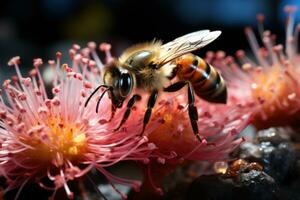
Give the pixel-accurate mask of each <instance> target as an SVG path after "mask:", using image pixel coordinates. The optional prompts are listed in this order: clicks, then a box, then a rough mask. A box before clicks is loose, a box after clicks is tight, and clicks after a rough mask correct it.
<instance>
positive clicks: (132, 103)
mask: <svg viewBox="0 0 300 200" xmlns="http://www.w3.org/2000/svg"><path fill="white" fill-rule="evenodd" d="M141 99H142V97H141V96H140V95H138V94H135V95H133V96H132V97H131V98H130V100H129V101H128V103H127V108H126V111H125V113H124V115H123V118H122V120H121V122H120V124H119V126H118V127H117V128H115V129H114V131H117V130H119V129H120V128H121V127H122V125H123V124H124V123H125V122H126V120H127V119H128V117H129V115H130V113H131V109H132V107H133V105H134V103H135V102H136V101H139V100H141Z"/></svg>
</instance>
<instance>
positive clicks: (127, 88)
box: [119, 73, 133, 97]
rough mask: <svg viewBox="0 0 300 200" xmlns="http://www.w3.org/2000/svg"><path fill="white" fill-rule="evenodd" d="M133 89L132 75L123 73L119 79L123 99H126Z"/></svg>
mask: <svg viewBox="0 0 300 200" xmlns="http://www.w3.org/2000/svg"><path fill="white" fill-rule="evenodd" d="M132 87H133V80H132V77H131V76H130V74H128V73H123V74H121V76H120V79H119V92H120V94H121V96H122V97H126V96H128V95H129V93H130V92H131V89H132Z"/></svg>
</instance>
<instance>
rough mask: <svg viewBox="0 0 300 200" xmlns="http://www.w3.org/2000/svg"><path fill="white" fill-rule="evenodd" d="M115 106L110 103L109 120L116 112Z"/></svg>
mask: <svg viewBox="0 0 300 200" xmlns="http://www.w3.org/2000/svg"><path fill="white" fill-rule="evenodd" d="M116 111H117V108H116V106H114V104H111V109H110V112H111V114H110V118H109V120H108V121H109V122H110V121H111V120H112V119H113V118H114V116H115V114H116Z"/></svg>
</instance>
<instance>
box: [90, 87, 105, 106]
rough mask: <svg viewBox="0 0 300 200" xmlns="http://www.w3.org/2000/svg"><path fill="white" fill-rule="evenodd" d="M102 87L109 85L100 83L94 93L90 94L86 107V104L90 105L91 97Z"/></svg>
mask: <svg viewBox="0 0 300 200" xmlns="http://www.w3.org/2000/svg"><path fill="white" fill-rule="evenodd" d="M102 87H105V88H108V86H107V85H99V86H98V87H97V88H96V89H95V90H94V91H93V92H92V94H90V96H89V97H88V98H87V100H86V102H85V104H84V107H86V106H87V105H88V103H89V101H90V100H91V98H92V97H93V96H94V94H96V92H97V91H98V90H99V89H100V88H102Z"/></svg>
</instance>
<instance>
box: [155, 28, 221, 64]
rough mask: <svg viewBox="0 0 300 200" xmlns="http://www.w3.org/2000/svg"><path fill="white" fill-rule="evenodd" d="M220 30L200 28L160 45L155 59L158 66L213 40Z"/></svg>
mask: <svg viewBox="0 0 300 200" xmlns="http://www.w3.org/2000/svg"><path fill="white" fill-rule="evenodd" d="M220 34H221V31H212V32H211V31H209V30H201V31H196V32H193V33H189V34H187V35H184V36H181V37H179V38H176V39H175V40H173V41H171V42H168V43H166V44H164V45H162V46H161V55H160V56H159V57H158V59H157V60H156V64H158V66H159V67H161V66H163V65H164V64H166V63H168V62H170V61H172V60H174V59H176V58H178V57H180V56H182V55H184V54H186V53H189V52H192V51H195V50H197V49H200V48H202V47H204V46H205V45H207V44H209V43H211V42H212V41H214V40H215V39H216V38H217V37H219V35H220Z"/></svg>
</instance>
